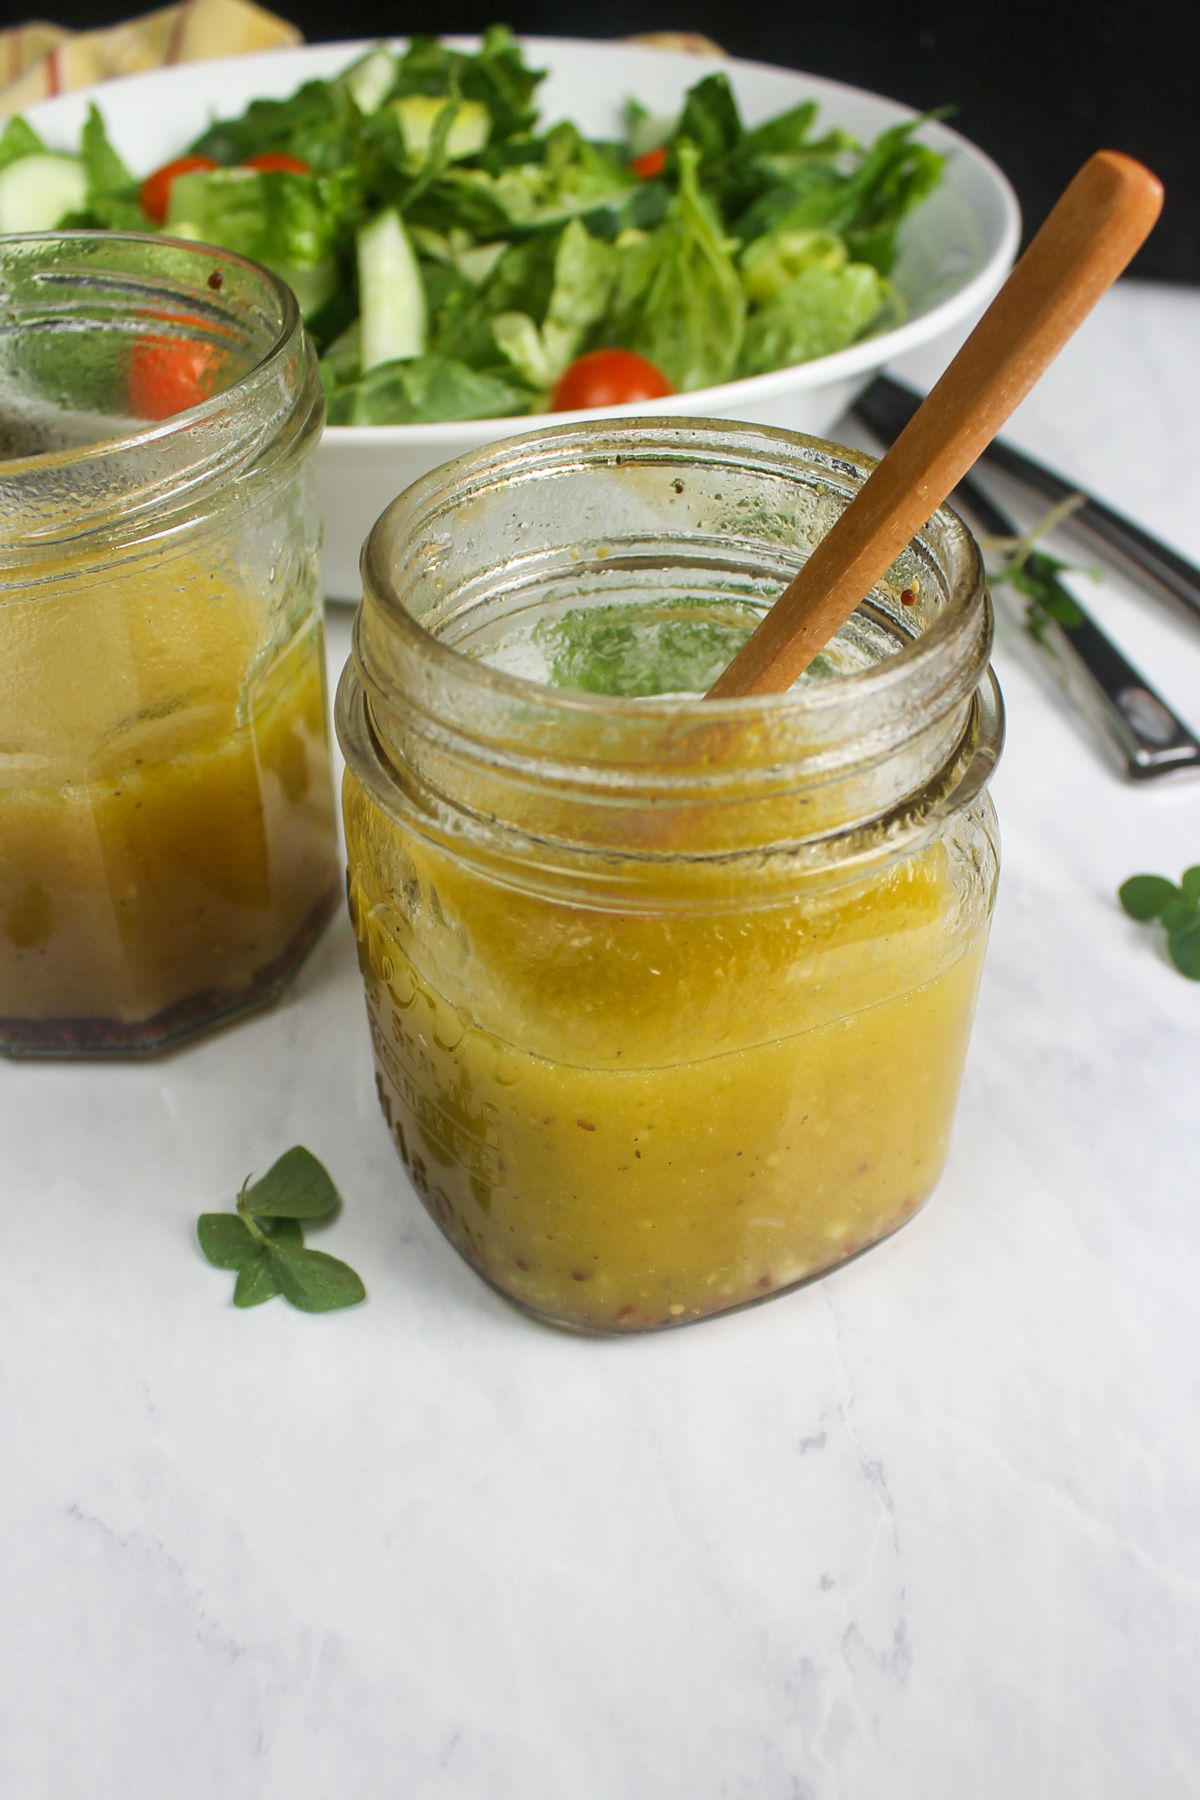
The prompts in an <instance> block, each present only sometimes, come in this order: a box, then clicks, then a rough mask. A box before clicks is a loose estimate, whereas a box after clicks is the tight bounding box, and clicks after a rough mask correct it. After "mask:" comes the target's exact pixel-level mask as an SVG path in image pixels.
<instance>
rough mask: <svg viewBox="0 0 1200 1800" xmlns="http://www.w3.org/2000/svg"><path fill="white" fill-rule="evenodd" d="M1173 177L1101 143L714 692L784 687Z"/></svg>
mask: <svg viewBox="0 0 1200 1800" xmlns="http://www.w3.org/2000/svg"><path fill="white" fill-rule="evenodd" d="M1162 197H1163V190H1162V183H1161V182H1160V181H1159V180H1158V179H1157V177H1156V176H1154V175H1152V174H1151V173H1150V171H1149V169H1146V168H1143V167H1142V165H1141V163H1139V162H1134V160H1133V158H1132V157H1129V156H1121V155H1120V154H1118V152H1117V151H1115V150H1098V151H1097V152H1096V154H1095V156H1093V157H1091V158H1090V159H1089V160H1088V161H1087V162H1086V163H1085V164H1084V166H1083V168H1082V169H1081V170H1080V171H1079V174H1078V175H1077V176H1076V177H1075V179H1074V181H1073V182H1072V183H1071V185H1070V187H1069V188H1068V189H1067V190H1066V192H1065V193H1064V194H1063V196H1062V198H1061V200H1060V201H1059V202H1058V205H1057V206H1056V207H1055V208H1054V211H1053V212H1052V213H1051V214H1050V217H1049V218H1048V219H1047V220H1046V223H1045V224H1044V225H1043V226H1042V229H1041V230H1040V231H1039V232H1038V234H1037V236H1036V237H1035V238H1034V240H1033V242H1032V243H1031V244H1030V246H1029V248H1028V250H1026V252H1025V254H1024V256H1023V257H1022V258H1021V260H1020V262H1019V263H1018V264H1017V266H1016V268H1015V269H1014V270H1013V272H1012V274H1011V275H1010V276H1009V278H1008V280H1007V281H1006V282H1005V284H1004V286H1003V287H1002V288H1001V290H1000V292H999V293H998V294H997V296H996V298H995V299H994V300H993V302H992V304H991V306H989V308H988V310H987V312H986V313H984V315H983V318H982V319H981V320H980V321H979V324H978V325H977V326H976V327H975V329H974V331H973V332H972V333H971V335H970V337H969V338H968V339H967V341H966V343H965V344H964V345H963V347H962V349H961V350H960V351H959V353H958V355H957V356H956V357H955V358H954V361H953V362H952V363H951V364H950V366H949V368H948V369H947V370H946V372H945V374H944V375H943V376H942V378H941V380H940V381H939V382H938V384H937V386H936V387H935V388H934V390H933V392H932V393H931V394H930V395H929V396H928V398H927V399H926V400H925V402H924V404H923V405H922V406H921V407H920V408H919V410H918V411H917V412H916V413H915V414H914V415H913V417H912V419H911V420H910V421H909V423H908V425H906V426H905V428H904V430H903V431H902V432H901V434H900V436H899V437H898V438H897V439H896V441H895V443H894V444H893V445H892V448H891V449H890V450H889V451H888V453H887V455H886V456H885V457H884V458H883V461H882V462H881V463H880V464H879V466H878V468H877V469H876V470H875V471H874V473H873V474H872V475H871V476H870V477H869V479H868V480H867V481H866V482H864V484H863V486H862V488H861V489H860V490H859V492H858V494H857V496H856V497H855V499H854V500H853V502H852V503H851V504H850V505H849V506H848V507H847V508H846V510H845V512H844V513H842V515H841V517H840V518H839V519H838V520H837V521H836V523H835V524H834V526H833V528H832V530H831V531H830V532H828V534H827V535H826V536H825V537H823V538H822V539H821V541H820V543H819V544H818V545H817V546H816V548H815V550H814V551H813V553H812V555H811V556H810V557H809V559H808V561H807V562H806V563H805V565H804V567H803V568H802V569H801V570H800V572H799V574H798V575H797V576H796V578H795V580H794V581H793V582H792V583H791V585H790V586H789V587H787V588H785V589H784V591H783V593H782V594H780V596H779V598H778V600H776V602H775V604H774V606H772V608H771V610H770V612H769V613H767V615H766V617H765V618H764V619H763V621H762V623H761V624H760V625H759V626H757V628H756V629H755V631H754V633H753V635H752V636H751V637H749V638H748V639H747V640H746V642H745V643H744V644H743V645H742V648H741V649H740V650H739V651H738V653H737V655H736V656H735V657H734V659H733V661H732V662H731V663H730V664H729V667H728V668H727V669H726V670H725V671H724V672H723V673H722V674H721V675H719V676H718V678H717V680H716V681H714V683H713V685H712V687H711V688H710V689H709V690H708V693H707V694H706V696H705V698H706V699H708V700H728V699H732V698H733V697H734V696H736V695H738V694H781V693H783V692H784V691H785V690H786V689H787V688H789V687H791V685H792V683H793V681H795V679H796V677H797V675H799V674H801V673H802V672H803V670H805V669H806V668H807V667H808V665H809V663H810V662H811V661H812V659H813V657H814V656H816V654H817V652H818V651H819V650H822V649H824V647H825V645H826V644H827V643H828V642H829V640H830V638H831V637H832V636H833V634H834V632H835V631H836V630H837V629H838V627H839V625H844V624H845V622H846V620H847V619H848V618H849V617H850V614H851V613H852V612H853V611H854V609H855V607H856V606H857V605H858V603H859V601H860V600H862V599H863V598H864V596H865V595H867V594H869V593H870V591H871V589H872V587H874V585H875V583H876V582H877V581H878V580H879V578H880V576H881V575H883V574H884V573H885V571H886V570H887V569H888V568H890V566H891V564H892V563H893V562H894V561H895V559H896V557H897V556H898V555H899V554H900V552H901V550H903V548H904V546H905V544H907V543H908V541H909V539H910V538H911V537H912V536H913V535H914V533H915V532H917V531H919V530H920V529H921V526H922V525H924V523H925V521H926V520H927V519H928V518H929V516H930V515H931V513H933V512H935V511H936V510H937V508H938V507H939V506H940V505H941V504H942V501H943V500H944V499H945V498H946V496H947V495H948V494H949V493H951V492H953V490H954V488H955V487H956V486H957V485H958V483H959V481H960V480H961V479H962V477H963V476H964V475H965V474H966V472H967V470H968V469H969V468H970V467H971V464H972V463H973V462H974V461H975V459H976V457H977V456H978V455H979V453H980V451H981V450H983V449H985V448H986V446H987V445H988V444H990V443H991V441H992V439H993V438H994V437H995V435H996V433H997V432H998V431H999V429H1000V427H1001V426H1002V425H1003V424H1004V421H1005V420H1006V419H1007V418H1008V416H1009V414H1010V413H1011V412H1012V411H1013V410H1014V409H1015V407H1016V406H1017V405H1018V404H1019V402H1020V401H1022V400H1023V399H1024V398H1025V396H1026V394H1027V393H1028V392H1029V390H1030V388H1031V387H1032V386H1033V384H1034V383H1035V382H1036V381H1037V379H1038V377H1039V376H1040V375H1041V374H1042V372H1043V370H1044V369H1046V368H1047V367H1048V365H1049V364H1050V363H1051V362H1053V360H1054V358H1055V357H1056V356H1057V355H1058V353H1059V351H1060V350H1061V349H1062V347H1063V345H1064V344H1065V343H1066V341H1067V339H1068V338H1069V337H1070V336H1071V335H1072V333H1073V332H1074V331H1075V329H1076V328H1077V326H1079V325H1080V324H1081V323H1082V321H1083V320H1084V318H1085V317H1086V316H1087V314H1088V313H1089V312H1090V311H1091V310H1092V307H1093V306H1094V305H1095V304H1096V302H1097V300H1099V298H1100V296H1101V294H1103V293H1104V291H1105V289H1106V288H1108V287H1109V286H1110V285H1111V283H1112V282H1114V281H1115V280H1116V278H1117V276H1118V275H1119V274H1120V273H1121V271H1122V269H1124V268H1125V266H1126V264H1127V263H1128V262H1129V260H1130V258H1131V257H1132V256H1133V254H1134V252H1135V251H1136V250H1137V249H1138V248H1139V246H1140V245H1141V244H1142V243H1143V242H1144V240H1145V238H1146V237H1147V236H1148V234H1149V231H1150V228H1151V226H1152V225H1153V224H1154V221H1155V219H1157V217H1158V214H1159V210H1160V208H1161V207H1162Z"/></svg>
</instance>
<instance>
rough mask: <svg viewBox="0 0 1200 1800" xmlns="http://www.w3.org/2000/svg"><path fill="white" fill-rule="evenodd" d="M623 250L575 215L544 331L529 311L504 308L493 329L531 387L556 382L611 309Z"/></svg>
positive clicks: (563, 240)
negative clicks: (619, 251)
mask: <svg viewBox="0 0 1200 1800" xmlns="http://www.w3.org/2000/svg"><path fill="white" fill-rule="evenodd" d="M616 263H617V253H616V251H615V250H614V249H613V247H612V245H611V244H606V243H604V242H602V240H601V239H599V238H594V237H592V236H591V234H590V233H589V232H588V230H587V227H586V226H585V225H582V224H581V223H580V221H579V220H578V219H572V220H571V222H570V224H569V225H568V226H567V227H566V229H565V230H564V232H563V234H562V236H561V237H560V238H559V240H558V250H557V252H556V254H555V258H554V286H553V288H552V289H551V291H550V302H549V305H548V306H547V308H546V316H545V319H544V320H543V322H542V326H541V329H540V330H539V329H538V327H537V325H536V324H535V323H534V321H533V319H532V318H531V317H530V316H529V315H528V314H527V313H524V312H516V311H509V312H501V313H498V314H497V315H496V316H495V317H494V318H493V320H492V331H493V334H494V336H495V339H496V342H497V344H498V345H499V347H500V349H501V350H502V351H503V353H504V355H505V356H506V357H507V358H508V360H509V361H510V362H511V363H512V364H513V365H514V367H515V368H516V369H517V370H518V372H519V373H520V374H521V375H522V376H523V377H524V378H525V380H526V381H528V382H529V384H530V386H531V387H535V388H549V387H553V386H554V383H555V382H556V381H557V380H558V378H559V376H560V375H561V374H562V372H563V370H564V369H565V368H566V366H567V364H568V363H569V362H572V361H573V360H574V358H575V357H576V356H577V355H578V353H579V351H580V349H581V348H582V346H583V343H584V340H585V338H586V337H587V334H588V332H589V331H590V330H591V329H592V327H593V326H594V325H597V324H599V322H600V320H601V319H602V318H603V317H604V314H605V312H606V311H607V309H608V299H609V295H610V293H611V292H612V286H613V280H614V278H615V276H616Z"/></svg>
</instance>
